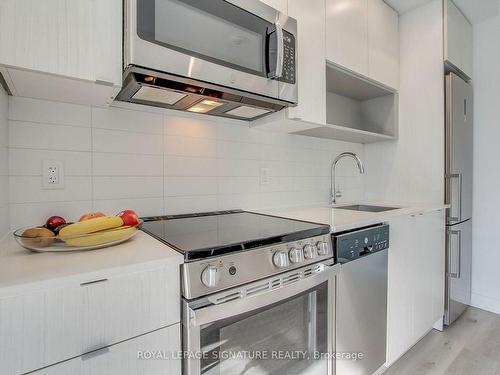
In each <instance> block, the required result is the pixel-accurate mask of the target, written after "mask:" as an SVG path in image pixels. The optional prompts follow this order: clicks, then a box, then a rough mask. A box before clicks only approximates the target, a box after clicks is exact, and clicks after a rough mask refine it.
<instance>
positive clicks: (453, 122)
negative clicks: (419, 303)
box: [444, 73, 473, 325]
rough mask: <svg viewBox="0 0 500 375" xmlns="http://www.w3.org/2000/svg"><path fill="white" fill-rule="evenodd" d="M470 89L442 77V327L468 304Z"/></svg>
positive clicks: (458, 80) (454, 77) (454, 78)
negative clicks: (444, 210)
mask: <svg viewBox="0 0 500 375" xmlns="http://www.w3.org/2000/svg"><path fill="white" fill-rule="evenodd" d="M472 100H473V96H472V86H471V85H470V84H469V83H467V82H465V81H464V80H463V79H461V78H460V77H459V76H458V75H456V74H454V73H450V74H448V75H447V76H446V147H445V148H446V158H445V160H446V176H445V181H446V184H445V186H446V192H445V197H446V203H447V204H449V205H450V208H449V209H448V210H447V215H446V226H447V227H446V234H447V235H446V293H445V295H446V300H445V318H444V322H445V324H447V325H449V324H451V323H453V322H454V321H455V320H456V319H457V318H458V317H459V316H460V315H461V314H462V312H463V311H464V310H465V309H466V308H467V306H468V305H469V304H470V296H471V265H472V177H473V176H472V172H473V159H472V157H473V111H472V109H473V101H472Z"/></svg>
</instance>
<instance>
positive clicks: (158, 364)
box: [32, 324, 181, 375]
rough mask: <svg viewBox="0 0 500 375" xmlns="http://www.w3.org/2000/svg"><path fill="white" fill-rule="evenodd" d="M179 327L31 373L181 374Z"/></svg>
mask: <svg viewBox="0 0 500 375" xmlns="http://www.w3.org/2000/svg"><path fill="white" fill-rule="evenodd" d="M180 330H181V327H180V324H175V325H173V326H170V327H166V328H163V329H160V330H158V331H155V332H151V333H148V334H145V335H143V336H139V337H136V338H133V339H131V340H127V341H123V342H121V343H119V344H116V345H112V346H109V347H106V348H104V349H101V350H97V351H95V352H91V353H88V354H85V355H82V356H80V357H77V358H73V359H70V360H69V361H66V362H62V363H58V364H56V365H54V366H50V367H46V368H44V369H41V370H38V371H35V372H33V373H32V374H33V375H69V374H71V375H146V374H147V375H166V374H168V375H181V360H180V359H177V357H178V356H179V355H178V353H179V352H180V350H181V339H180Z"/></svg>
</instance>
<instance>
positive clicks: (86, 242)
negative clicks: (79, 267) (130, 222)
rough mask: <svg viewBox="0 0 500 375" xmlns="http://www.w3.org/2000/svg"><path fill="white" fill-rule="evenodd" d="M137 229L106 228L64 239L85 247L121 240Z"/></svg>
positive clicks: (76, 245)
mask: <svg viewBox="0 0 500 375" xmlns="http://www.w3.org/2000/svg"><path fill="white" fill-rule="evenodd" d="M136 231H137V228H135V227H123V228H119V229H108V230H103V231H101V232H97V233H92V234H89V235H87V236H83V237H76V238H68V239H65V240H64V242H66V244H67V245H69V246H75V247H85V246H98V245H104V244H106V243H109V242H114V241H119V240H122V239H124V238H126V237H128V236H130V235H131V234H133V233H134V232H136Z"/></svg>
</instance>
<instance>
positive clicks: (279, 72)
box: [269, 21, 285, 79]
mask: <svg viewBox="0 0 500 375" xmlns="http://www.w3.org/2000/svg"><path fill="white" fill-rule="evenodd" d="M274 26H275V27H276V68H275V70H274V74H272V75H271V76H270V77H269V78H271V79H279V78H281V77H282V76H283V64H284V56H285V44H284V42H283V26H281V23H280V22H278V21H277V22H276V23H275V24H274Z"/></svg>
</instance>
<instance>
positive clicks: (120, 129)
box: [0, 98, 364, 228]
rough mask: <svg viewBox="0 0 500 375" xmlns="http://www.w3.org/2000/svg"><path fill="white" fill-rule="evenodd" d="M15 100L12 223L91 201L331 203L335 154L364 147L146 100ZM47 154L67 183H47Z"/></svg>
mask: <svg viewBox="0 0 500 375" xmlns="http://www.w3.org/2000/svg"><path fill="white" fill-rule="evenodd" d="M10 104H11V107H12V108H13V109H12V111H11V112H10V122H9V124H10V126H9V129H10V137H9V139H10V144H9V146H10V151H9V156H10V162H9V164H8V165H9V168H8V169H9V173H10V175H11V181H10V189H11V193H10V211H11V212H10V225H11V227H12V228H17V227H19V226H25V225H32V224H39V223H41V222H43V220H44V219H45V218H46V216H50V215H54V214H60V215H62V216H67V217H68V219H69V220H77V219H78V218H79V217H80V215H81V214H83V213H85V212H87V211H92V210H98V211H103V212H106V213H109V214H116V213H117V212H119V211H121V210H123V209H126V208H130V209H134V210H136V211H138V212H139V214H141V215H143V216H148V215H158V214H163V213H168V214H178V213H188V212H196V211H211V210H217V209H232V208H243V209H258V208H270V207H279V206H290V205H305V204H321V203H327V201H328V189H329V177H328V176H329V173H330V172H329V163H330V162H331V160H333V158H334V157H335V156H336V155H337V154H339V153H340V152H343V151H346V150H349V151H353V152H357V153H358V154H360V155H361V156H363V150H364V147H363V146H362V145H357V144H350V143H345V142H337V141H331V140H322V139H315V138H308V137H302V136H295V135H287V134H280V133H270V132H265V131H262V130H259V129H258V128H251V127H249V126H248V124H247V123H245V122H242V121H234V122H233V121H228V120H227V119H221V120H219V119H217V118H213V117H208V116H207V117H206V118H205V117H202V116H194V117H193V116H189V115H186V116H184V115H183V114H182V113H178V112H174V111H168V110H164V111H161V110H158V109H156V108H155V109H151V110H149V109H148V108H147V107H144V106H137V110H135V108H136V107H135V106H127V107H126V108H121V107H120V108H118V107H111V108H91V107H87V106H74V105H71V104H62V103H53V102H45V101H40V100H32V99H23V98H11V100H10ZM46 112H47V113H46ZM52 112H57V113H52ZM5 122H6V123H7V121H5ZM45 159H50V160H61V161H63V163H64V166H65V177H66V187H65V189H62V190H44V189H42V186H41V166H42V161H43V160H45ZM345 164H347V166H342V169H340V166H339V174H342V175H343V176H345V178H344V177H339V179H338V180H339V186H341V187H342V189H343V190H345V197H348V198H349V199H351V200H353V199H354V200H355V199H361V198H362V197H363V187H362V178H360V177H359V176H357V174H358V172H357V171H356V170H355V169H354V166H353V165H350V164H349V163H348V162H346V163H345ZM0 167H1V165H0ZM5 168H6V167H5ZM261 168H268V169H269V182H268V183H267V184H261V181H260V171H261ZM0 171H1V168H0ZM347 177H349V178H347ZM0 206H1V204H0ZM1 213H2V210H1V207H0V214H1ZM0 224H1V216H0ZM0 228H1V227H0Z"/></svg>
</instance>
